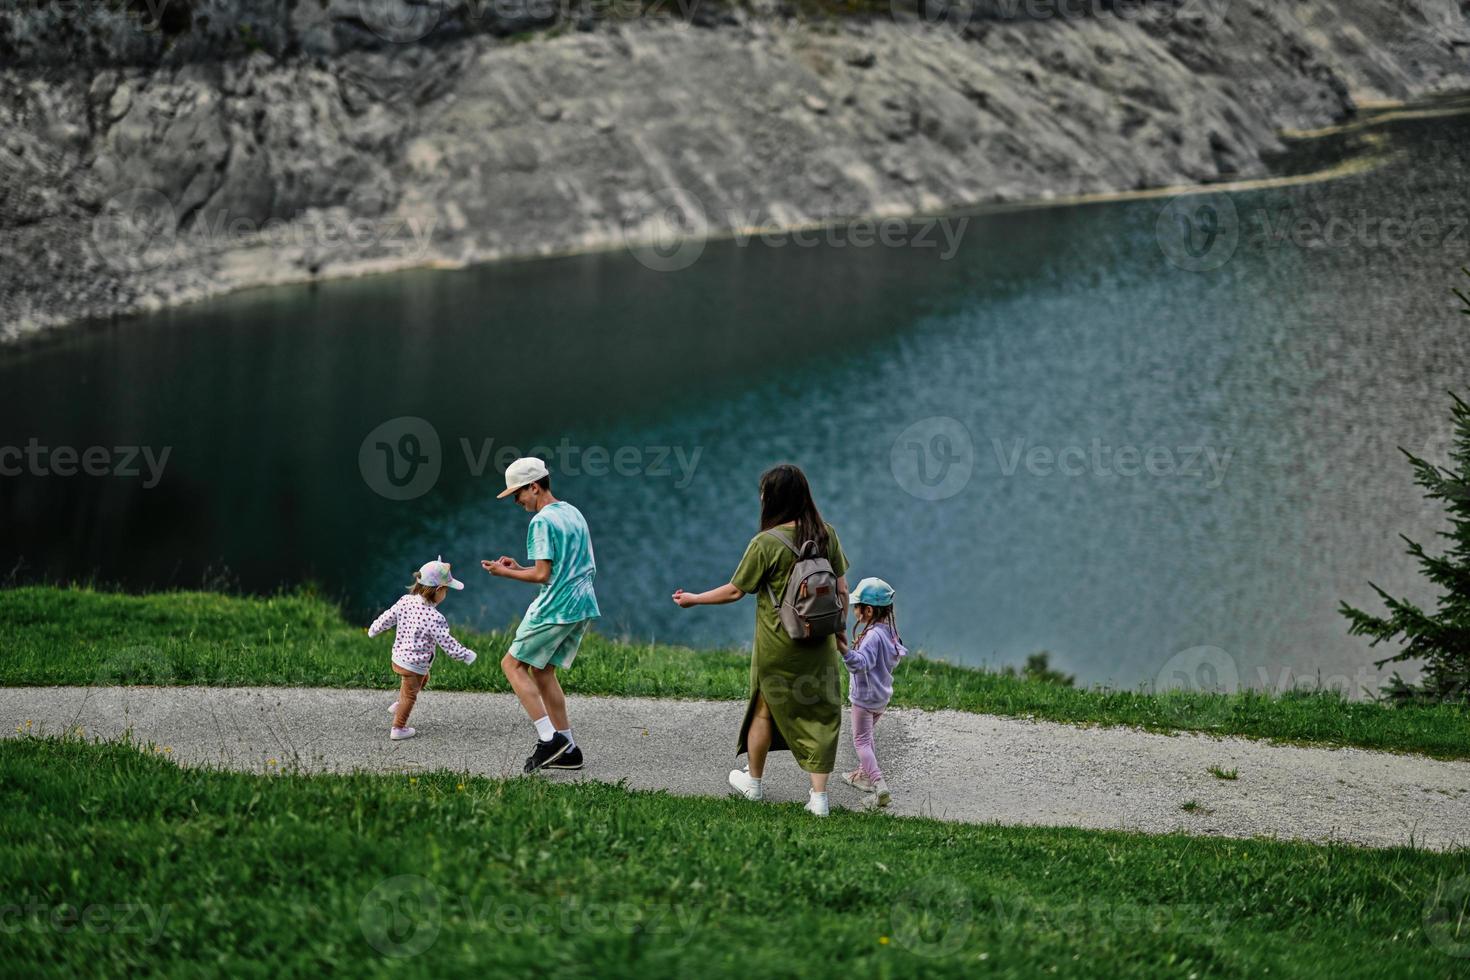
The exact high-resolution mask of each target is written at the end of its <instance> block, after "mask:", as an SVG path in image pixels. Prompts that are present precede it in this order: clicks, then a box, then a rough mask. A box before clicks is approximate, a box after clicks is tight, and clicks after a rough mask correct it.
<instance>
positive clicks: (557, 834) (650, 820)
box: [0, 738, 1470, 978]
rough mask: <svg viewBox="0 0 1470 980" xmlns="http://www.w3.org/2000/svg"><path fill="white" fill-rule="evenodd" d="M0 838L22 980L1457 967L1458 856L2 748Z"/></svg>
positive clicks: (54, 746) (1400, 972) (1352, 972)
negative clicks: (41, 978) (203, 766)
mask: <svg viewBox="0 0 1470 980" xmlns="http://www.w3.org/2000/svg"><path fill="white" fill-rule="evenodd" d="M0 828H3V832H0V862H3V866H4V867H5V869H6V870H5V895H4V898H3V899H0V915H3V922H4V928H3V929H0V962H4V963H5V971H4V972H5V973H6V974H7V975H10V976H33V975H42V974H45V975H56V976H95V975H122V974H124V973H134V974H139V975H142V974H152V975H158V974H164V975H177V976H183V975H188V976H211V975H223V976H230V977H237V976H262V977H265V976H270V977H274V976H281V975H291V976H316V975H325V974H327V973H329V972H331V973H336V974H339V975H344V976H392V977H395V978H402V977H419V976H433V977H460V976H463V977H475V978H483V977H501V976H535V977H557V978H578V977H598V978H604V977H621V976H628V977H632V976H637V977H665V976H670V977H672V976H680V977H684V976H690V975H696V976H700V977H724V976H735V977H758V976H777V975H779V976H801V977H843V978H852V977H908V976H954V977H975V976H999V977H1031V976H1058V977H1099V976H1106V977H1120V978H1128V977H1140V978H1155V977H1179V978H1187V977H1211V976H1265V975H1269V976H1277V977H1281V976H1322V977H1370V976H1371V977H1414V976H1423V977H1435V976H1441V977H1442V976H1449V975H1452V974H1454V973H1455V972H1456V971H1457V970H1463V969H1464V968H1465V967H1466V966H1467V962H1466V961H1465V960H1463V959H1457V958H1455V957H1454V956H1452V955H1451V953H1452V952H1453V951H1455V950H1457V949H1460V948H1461V947H1465V948H1466V949H1467V951H1470V925H1467V924H1470V918H1466V917H1467V916H1470V905H1467V898H1470V889H1467V888H1466V887H1465V885H1466V883H1467V882H1470V877H1467V876H1470V853H1467V852H1459V853H1452V854H1432V853H1427V852H1422V851H1415V850H1412V849H1407V848H1403V849H1394V850H1362V849H1354V848H1350V847H1343V846H1316V845H1308V844H1295V843H1285V842H1273V841H1265V840H1256V841H1234V840H1222V839H1212V838H1199V837H1187V836H1179V835H1169V836H1161V837H1149V836H1144V835H1137V834H1128V833H1121V832H1098V831H1082V830H1066V829H1040V828H1016V827H997V826H972V825H955V824H948V823H942V822H939V821H933V820H926V819H893V818H891V817H888V816H885V815H883V814H880V813H859V812H840V813H836V814H834V815H833V816H832V817H830V818H828V819H826V820H822V821H818V820H815V819H813V818H811V817H810V816H809V815H807V814H806V813H804V812H802V811H801V809H800V808H799V807H798V806H797V805H796V804H779V805H778V804H768V805H763V806H754V805H751V804H748V803H745V802H743V801H735V800H712V799H700V798H679V797H673V796H669V795H667V794H664V793H650V792H630V791H627V790H624V789H621V788H619V787H616V786H609V785H605V784H600V783H596V782H586V783H577V782H562V783H558V782H555V781H552V780H545V779H539V778H522V779H514V780H509V781H497V780H490V779H484V778H480V777H470V776H463V775H459V774H456V773H453V772H445V771H439V772H431V773H423V774H420V775H418V776H416V777H410V776H385V775H366V774H359V775H304V774H297V773H286V774H280V775H253V774H248V773H230V772H222V771H217V770H200V769H181V768H179V767H177V766H175V765H173V764H172V763H170V762H167V761H165V760H164V759H162V758H161V757H159V756H157V755H152V754H148V753H146V752H143V751H139V750H138V749H137V748H134V747H132V746H129V745H125V744H119V743H111V744H99V743H88V742H85V741H83V740H80V739H49V738H48V739H42V738H7V739H4V740H0ZM1457 917H1458V918H1457ZM1456 922H1459V925H1458V926H1457V925H1456V924H1455V923H1456ZM1457 929H1458V931H1456V930H1457ZM385 954H408V955H385ZM1268 971H1269V973H1268Z"/></svg>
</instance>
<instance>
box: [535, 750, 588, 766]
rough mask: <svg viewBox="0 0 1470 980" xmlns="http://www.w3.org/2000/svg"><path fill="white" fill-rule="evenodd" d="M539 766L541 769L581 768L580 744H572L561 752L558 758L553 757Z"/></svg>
mask: <svg viewBox="0 0 1470 980" xmlns="http://www.w3.org/2000/svg"><path fill="white" fill-rule="evenodd" d="M541 768H543V769H581V768H582V749H581V747H580V746H577V745H573V746H572V747H571V748H569V749H567V750H566V751H565V752H563V753H562V755H561V758H560V759H553V760H552V761H551V762H548V763H547V764H546V765H544V766H542V767H541Z"/></svg>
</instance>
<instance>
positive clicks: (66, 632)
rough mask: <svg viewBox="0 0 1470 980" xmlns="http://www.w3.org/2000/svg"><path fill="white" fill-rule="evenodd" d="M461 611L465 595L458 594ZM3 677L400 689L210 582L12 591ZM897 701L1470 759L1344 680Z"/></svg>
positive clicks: (472, 673) (335, 616) (344, 636)
mask: <svg viewBox="0 0 1470 980" xmlns="http://www.w3.org/2000/svg"><path fill="white" fill-rule="evenodd" d="M445 613H446V614H447V615H448V616H449V618H450V622H451V623H453V621H454V617H455V608H454V599H453V597H451V598H450V599H449V600H448V602H447V604H446V605H445ZM457 635H458V636H459V637H460V639H461V640H463V641H464V642H466V643H467V644H468V645H469V646H470V647H471V648H473V649H474V650H475V651H476V652H478V653H479V654H480V657H481V659H480V660H479V662H477V663H476V664H474V665H473V666H471V667H465V666H463V665H462V664H458V663H454V662H452V661H449V660H448V659H447V658H445V659H444V660H443V662H442V665H441V666H440V667H438V668H437V669H435V671H434V679H433V686H434V687H435V688H437V689H439V690H462V691H505V690H508V687H507V685H506V682H505V679H504V677H503V676H501V673H500V670H499V669H498V667H497V665H496V661H497V660H498V659H499V658H500V656H501V655H502V654H503V653H504V651H505V648H506V646H507V645H508V642H509V637H508V636H506V635H505V634H495V633H492V634H479V635H477V634H475V633H472V632H459V633H457ZM0 636H4V637H5V647H4V650H3V653H0V684H6V685H36V684H83V685H84V684H215V685H224V686H239V685H316V686H323V687H371V688H383V689H387V688H390V687H392V686H393V685H394V684H395V683H396V680H395V679H394V677H393V676H392V674H391V673H390V671H389V667H388V657H389V649H390V647H391V645H392V640H391V637H390V636H386V635H385V636H380V637H376V638H375V639H372V640H369V639H368V638H367V637H366V635H365V633H364V631H363V629H362V628H361V627H359V626H354V625H352V624H349V623H347V622H346V621H344V620H343V619H342V617H341V615H340V613H339V612H338V610H337V608H336V607H335V606H333V605H332V604H331V603H328V602H325V601H323V600H321V599H318V598H314V597H312V596H309V595H305V594H295V595H283V596H277V597H274V598H246V597H232V596H223V595H218V594H214V593H205V592H170V593H156V594H152V595H143V596H135V595H124V594H120V593H111V592H98V591H93V590H90V589H84V588H54V587H28V588H16V589H4V590H0ZM749 666H750V660H749V657H748V656H747V655H745V654H742V653H739V652H732V651H718V650H716V651H698V650H690V649H687V648H685V647H675V646H665V645H649V644H642V643H627V642H620V641H616V640H612V639H609V638H607V637H603V636H599V635H596V634H594V635H592V636H590V637H589V638H588V640H587V641H586V642H585V643H584V645H583V648H582V651H581V653H580V654H579V656H578V658H577V663H576V665H575V666H574V667H573V668H572V670H571V671H569V672H568V673H567V676H566V686H567V689H568V691H569V692H571V693H573V694H577V695H589V694H591V695H597V694H606V695H639V696H644V697H678V698H709V699H740V698H744V697H745V696H746V690H747V683H748V677H749ZM894 704H895V705H897V706H900V707H918V708H931V709H933V708H953V709H957V710H961V711H975V712H986V713H991V714H998V715H1010V716H1022V717H1033V718H1041V719H1048V720H1051V721H1059V722H1068V723H1077V724H1099V725H1131V726H1135V727H1139V728H1146V729H1151V730H1155V731H1202V732H1208V733H1212V734H1217V735H1239V736H1244V737H1248V738H1263V739H1275V740H1280V741H1288V742H1299V743H1309V744H1324V745H1356V746H1363V747H1367V748H1376V749H1389V750H1394V751H1404V752H1417V753H1423V754H1427V755H1432V756H1437V757H1441V758H1470V710H1467V709H1466V708H1465V707H1464V706H1453V705H1431V706H1424V705H1413V706H1403V707H1393V706H1391V705H1387V704H1379V703H1375V702H1350V701H1345V700H1343V699H1342V698H1340V697H1339V696H1338V695H1335V694H1332V693H1312V694H1288V695H1281V696H1271V695H1267V694H1263V693H1260V692H1255V691H1243V692H1241V693H1239V694H1232V695H1225V696H1221V695H1211V694H1202V693H1195V692H1169V693H1164V694H1152V693H1146V692H1142V691H1116V690H1102V689H1095V690H1084V689H1078V688H1073V687H1067V686H1063V685H1058V684H1047V683H1041V682H1038V681H1034V680H1028V679H1026V678H1025V677H1019V676H1007V675H1006V674H1004V673H1001V672H995V671H983V670H974V669H970V668H965V667H958V666H955V665H953V664H948V663H944V662H942V661H939V660H931V659H927V658H923V657H913V658H910V659H909V660H906V661H905V662H904V663H903V665H902V666H900V668H899V670H898V673H897V677H896V680H895V694H894Z"/></svg>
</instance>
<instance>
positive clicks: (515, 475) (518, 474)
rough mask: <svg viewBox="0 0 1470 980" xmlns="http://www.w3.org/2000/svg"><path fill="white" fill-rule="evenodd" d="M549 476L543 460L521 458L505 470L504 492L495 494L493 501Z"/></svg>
mask: <svg viewBox="0 0 1470 980" xmlns="http://www.w3.org/2000/svg"><path fill="white" fill-rule="evenodd" d="M550 475H551V471H550V470H548V469H547V468H546V461H545V460H542V459H537V458H536V457H535V456H522V457H521V458H520V459H518V460H516V461H515V462H514V463H511V464H510V465H509V466H507V467H506V468H505V490H503V491H502V492H500V493H498V494H496V495H495V499H496V500H499V499H500V498H501V497H509V496H510V495H511V494H513V493H515V492H516V491H517V490H519V489H520V488H521V487H524V486H527V485H528V484H532V483H535V482H536V481H537V480H539V479H541V478H542V477H543V476H550Z"/></svg>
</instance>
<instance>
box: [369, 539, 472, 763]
mask: <svg viewBox="0 0 1470 980" xmlns="http://www.w3.org/2000/svg"><path fill="white" fill-rule="evenodd" d="M413 579H414V581H413V585H411V586H409V592H408V595H406V596H404V597H403V598H402V599H399V600H398V601H397V602H395V603H394V604H393V605H392V606H391V607H390V608H389V609H388V610H387V611H386V612H384V613H383V614H382V615H381V616H379V617H378V618H377V619H375V620H373V625H371V626H369V627H368V631H367V634H368V636H377V635H378V634H379V633H381V632H383V631H384V630H389V629H391V630H393V631H394V634H393V672H394V673H395V674H397V675H398V677H399V690H398V700H397V701H394V702H393V705H392V707H390V708H389V709H388V710H389V711H391V712H393V728H392V729H391V730H390V731H389V732H388V737H389V738H391V739H393V740H394V741H398V740H400V739H405V738H413V737H414V735H415V734H417V732H416V731H415V730H414V729H412V728H409V727H408V716H409V714H410V713H412V711H413V706H414V702H415V701H417V700H418V696H419V692H420V691H422V690H423V689H424V685H425V684H427V683H429V668H430V667H431V666H432V665H433V663H434V648H435V647H438V648H440V649H442V650H443V651H444V652H445V653H447V654H449V655H450V656H451V657H453V658H454V659H455V660H462V661H464V662H465V663H467V664H472V663H474V662H475V651H473V650H469V649H466V648H465V647H463V646H461V645H460V643H459V641H458V640H456V639H455V638H454V637H453V636H451V635H450V633H449V623H448V621H446V620H445V619H444V614H443V613H441V612H440V611H439V603H441V602H443V601H444V597H445V596H447V595H448V594H449V590H450V589H462V588H464V583H463V582H460V581H459V580H457V579H456V578H455V577H454V576H453V575H451V574H450V573H449V564H448V563H447V562H445V561H444V559H443V557H442V556H441V557H440V558H439V559H438V560H436V561H431V562H427V563H425V564H424V566H423V567H422V568H420V569H419V570H418V571H417V572H415V573H414V576H413Z"/></svg>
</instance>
